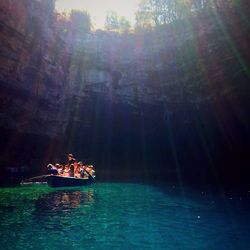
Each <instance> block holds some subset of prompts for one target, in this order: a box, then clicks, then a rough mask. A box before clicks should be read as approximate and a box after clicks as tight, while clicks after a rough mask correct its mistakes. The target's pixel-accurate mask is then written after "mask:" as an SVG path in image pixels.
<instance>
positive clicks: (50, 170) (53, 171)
mask: <svg viewBox="0 0 250 250" xmlns="http://www.w3.org/2000/svg"><path fill="white" fill-rule="evenodd" d="M47 168H48V174H53V175H57V174H58V170H57V168H56V167H55V166H54V165H53V164H51V163H49V164H48V165H47Z"/></svg>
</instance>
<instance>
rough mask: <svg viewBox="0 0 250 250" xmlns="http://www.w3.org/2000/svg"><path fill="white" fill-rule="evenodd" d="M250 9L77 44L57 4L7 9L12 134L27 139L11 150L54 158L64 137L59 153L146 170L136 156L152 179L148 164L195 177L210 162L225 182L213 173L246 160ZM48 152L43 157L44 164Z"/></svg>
mask: <svg viewBox="0 0 250 250" xmlns="http://www.w3.org/2000/svg"><path fill="white" fill-rule="evenodd" d="M244 3H245V1H243V3H242V6H243V7H244V12H241V13H239V12H238V10H237V9H228V10H223V11H222V10H217V12H214V11H213V12H204V13H201V14H200V15H198V16H196V17H193V18H191V19H189V20H185V21H180V22H179V23H173V24H170V25H167V26H162V27H159V28H157V29H155V30H154V31H147V32H146V31H138V32H136V33H134V34H118V33H115V32H105V31H96V32H95V33H91V34H86V35H85V37H84V38H83V39H81V40H77V39H75V40H72V37H69V36H62V35H60V32H57V29H56V28H55V26H56V25H57V24H56V20H55V16H54V13H53V11H54V5H53V1H38V0H36V1H35V0H33V1H31V0H18V1H17V0H4V1H1V3H0V13H1V15H0V35H1V40H0V43H1V47H0V49H1V50H0V71H1V74H0V117H1V119H0V128H1V130H2V132H1V134H2V135H3V136H4V138H6V139H7V140H8V138H9V136H10V135H12V134H13V131H15V133H18V134H19V137H20V136H21V137H22V136H24V135H25V136H24V138H26V139H22V140H20V142H19V144H18V145H19V146H17V143H16V142H15V143H14V142H13V141H9V142H8V143H7V146H8V147H7V148H8V151H9V150H10V149H12V148H14V147H16V149H15V150H14V151H18V150H20V148H22V147H23V146H24V145H26V144H27V141H29V143H28V144H29V146H27V145H26V146H27V147H26V151H27V154H28V152H30V150H31V147H32V145H35V146H36V147H37V148H39V147H38V146H37V145H38V144H39V143H41V146H42V147H44V149H43V152H44V154H45V155H46V154H47V153H48V152H47V150H49V149H48V148H47V147H48V145H47V144H50V143H51V142H52V141H54V140H55V138H56V140H59V142H57V143H59V144H60V147H61V148H60V147H59V146H58V145H54V144H53V143H52V144H53V146H51V147H52V149H51V148H50V151H53V152H55V155H57V154H58V155H60V153H61V152H66V151H67V150H74V151H75V152H77V153H78V154H79V155H84V156H86V157H87V158H89V159H97V161H99V162H102V163H103V164H104V165H107V166H110V165H114V164H116V165H117V164H119V163H120V164H121V161H122V162H123V164H130V165H131V169H134V168H135V169H137V167H136V166H134V165H133V164H131V159H133V161H134V162H139V163H140V164H142V165H143V166H144V165H145V166H144V167H145V169H144V168H143V169H140V173H141V171H144V173H146V172H150V173H151V174H152V171H151V170H152V168H149V167H148V165H150V166H151V165H154V164H160V163H163V162H168V163H169V165H172V168H171V169H170V170H169V169H167V170H166V169H164V168H160V169H159V172H161V173H162V172H164V173H166V174H169V171H170V172H171V171H175V170H176V169H178V168H180V169H181V170H182V171H183V173H184V175H185V173H186V172H187V169H185V167H182V166H184V165H186V164H185V163H186V162H190V163H189V164H190V165H197V166H200V165H201V164H203V165H204V164H205V165H208V167H207V168H205V167H204V169H205V170H204V171H203V170H202V171H200V170H199V168H197V169H196V172H197V173H198V174H199V173H200V174H203V175H204V174H205V175H206V174H207V175H213V173H212V172H213V171H212V170H211V169H210V168H213V165H216V164H217V165H223V166H225V162H227V163H228V162H231V163H232V162H233V163H232V164H237V163H236V162H237V160H238V158H239V157H240V158H241V159H243V160H244V159H246V158H247V157H246V155H247V153H248V152H247V149H246V148H247V147H248V144H249V143H248V139H249V124H250V123H249V122H250V116H249V113H250V112H249V111H250V98H249V97H250V85H249V79H250V73H249V72H250V71H249V62H250V50H249V46H248V44H249V41H250V35H249V34H250V32H249V22H248V16H249V14H250V11H249V4H247V2H246V3H245V5H243V4H244ZM29 135H30V136H29ZM31 137H32V138H33V139H30V138H31ZM27 138H28V139H27ZM37 138H48V139H47V144H46V143H44V142H42V141H43V140H44V139H37ZM49 138H50V139H49ZM24 141H26V143H25V142H24ZM14 144H15V145H14ZM2 145H3V146H5V144H4V143H3V144H2ZM46 145H47V146H46ZM238 147H240V148H238ZM24 148H25V147H24ZM6 152H7V150H6ZM39 152H40V151H39V150H38V149H37V151H36V153H34V154H35V156H34V157H36V158H38V157H43V156H41V155H40V156H39V154H40V153H41V152H40V153H39ZM228 154H231V157H229V158H230V159H227V155H228ZM52 155H53V154H52ZM114 155H115V157H114ZM5 156H6V154H5ZM32 157H33V156H32ZM48 158H49V157H48ZM43 160H44V162H46V161H47V160H48V159H47V158H46V159H43ZM243 160H242V161H243ZM191 161H192V163H191ZM163 165H164V164H163ZM217 165H216V166H217ZM131 169H130V170H131ZM218 169H219V170H218V172H220V171H221V172H222V173H224V170H225V169H224V167H219V168H218ZM130 170H129V171H130ZM131 171H132V170H131ZM199 171H200V172H199ZM228 171H229V172H233V170H232V168H229V170H228ZM244 171H245V169H244V168H243V169H242V172H241V174H242V173H244ZM113 172H114V169H113ZM153 172H154V173H155V171H153ZM156 172H157V171H156ZM201 172H202V173H201ZM157 174H159V173H157Z"/></svg>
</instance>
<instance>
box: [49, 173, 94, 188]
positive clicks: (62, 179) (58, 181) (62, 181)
mask: <svg viewBox="0 0 250 250" xmlns="http://www.w3.org/2000/svg"><path fill="white" fill-rule="evenodd" d="M46 180H47V183H48V185H49V186H50V187H76V186H87V185H90V184H93V183H94V182H95V178H94V177H92V176H88V177H87V178H77V177H68V176H60V175H48V176H46Z"/></svg>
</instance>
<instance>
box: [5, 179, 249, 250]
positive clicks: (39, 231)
mask: <svg viewBox="0 0 250 250" xmlns="http://www.w3.org/2000/svg"><path fill="white" fill-rule="evenodd" d="M233 198H234V199H231V198H230V199H228V198H226V197H221V196H216V195H212V194H211V193H210V194H207V193H204V192H202V193H201V192H198V191H194V190H191V189H189V190H188V189H186V190H185V196H184V195H183V193H182V192H179V190H178V189H177V188H174V187H168V188H167V187H165V188H164V189H161V188H157V187H153V186H149V185H139V184H108V183H105V184H96V185H94V186H91V187H84V188H80V189H76V188H75V189H52V188H49V187H47V186H39V187H38V186H36V187H18V188H3V189H0V216H1V221H0V248H1V249H61V250H62V249H250V237H249V232H250V223H249V218H250V215H249V208H250V207H249V205H248V204H247V202H246V200H245V201H244V199H243V200H242V199H241V198H240V199H238V198H239V197H237V199H236V198H235V197H233Z"/></svg>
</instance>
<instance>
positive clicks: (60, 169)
mask: <svg viewBox="0 0 250 250" xmlns="http://www.w3.org/2000/svg"><path fill="white" fill-rule="evenodd" d="M57 171H58V174H59V175H63V173H64V166H63V165H61V164H58V166H57Z"/></svg>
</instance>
